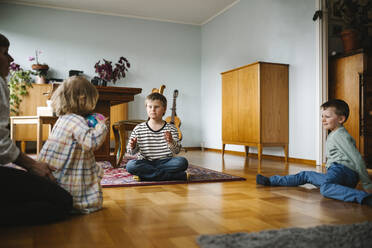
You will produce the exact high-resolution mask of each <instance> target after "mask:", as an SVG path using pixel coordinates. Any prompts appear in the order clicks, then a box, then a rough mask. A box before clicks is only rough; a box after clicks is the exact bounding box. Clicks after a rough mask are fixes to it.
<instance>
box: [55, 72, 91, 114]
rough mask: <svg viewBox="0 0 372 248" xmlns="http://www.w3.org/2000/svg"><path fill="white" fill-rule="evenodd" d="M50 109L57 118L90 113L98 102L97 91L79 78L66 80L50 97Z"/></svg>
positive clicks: (74, 77)
mask: <svg viewBox="0 0 372 248" xmlns="http://www.w3.org/2000/svg"><path fill="white" fill-rule="evenodd" d="M51 100H52V108H53V110H54V112H56V114H57V116H60V115H64V114H78V115H81V116H85V115H87V114H89V113H91V112H92V111H93V110H94V108H95V107H96V104H97V101H98V91H97V89H96V87H94V85H93V84H91V83H90V82H89V81H88V80H87V79H86V78H84V77H81V76H73V77H69V78H68V79H66V80H65V81H64V82H63V83H62V84H61V85H60V86H59V87H58V88H57V90H56V91H55V92H54V93H53V95H52V98H51Z"/></svg>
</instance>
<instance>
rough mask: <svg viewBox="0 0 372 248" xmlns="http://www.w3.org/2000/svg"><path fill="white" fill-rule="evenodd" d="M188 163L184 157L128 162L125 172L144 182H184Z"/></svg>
mask: <svg viewBox="0 0 372 248" xmlns="http://www.w3.org/2000/svg"><path fill="white" fill-rule="evenodd" d="M188 165H189V163H188V162H187V160H186V158H184V157H173V158H164V159H157V160H154V161H150V160H145V159H143V160H129V162H128V163H127V166H126V168H127V171H128V172H129V173H130V174H132V175H136V176H139V177H140V178H141V180H145V181H170V180H186V179H187V176H186V172H185V170H186V169H187V167H188Z"/></svg>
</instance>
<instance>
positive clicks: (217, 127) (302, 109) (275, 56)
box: [0, 0, 316, 159]
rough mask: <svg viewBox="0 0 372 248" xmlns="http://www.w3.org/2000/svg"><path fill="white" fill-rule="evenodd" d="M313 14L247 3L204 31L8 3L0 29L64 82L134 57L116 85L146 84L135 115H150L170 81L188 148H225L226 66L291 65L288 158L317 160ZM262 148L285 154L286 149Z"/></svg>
mask: <svg viewBox="0 0 372 248" xmlns="http://www.w3.org/2000/svg"><path fill="white" fill-rule="evenodd" d="M314 10H315V1H311V0H249V1H248V0H241V1H240V2H239V3H237V4H236V5H234V6H233V7H232V8H231V9H229V10H228V11H226V12H225V13H223V14H222V15H220V16H218V17H217V18H215V19H214V20H212V21H211V22H209V23H207V24H205V25H204V26H202V27H201V28H200V27H198V26H191V25H183V24H172V23H165V22H156V21H148V20H139V19H131V18H123V17H114V16H105V15H95V14H86V13H78V12H69V11H61V10H53V9H43V8H35V7H26V6H20V5H7V4H0V32H1V33H3V34H5V35H6V36H7V37H8V38H9V39H10V41H11V43H12V44H11V48H10V52H11V53H12V55H14V58H15V60H16V62H18V63H20V64H21V65H22V66H24V67H26V68H29V67H30V65H31V62H28V61H27V57H28V56H30V55H33V52H34V49H36V48H38V49H41V50H43V51H44V54H43V55H42V56H41V62H46V63H48V64H49V66H50V67H51V68H52V70H53V71H52V72H53V75H52V76H54V77H61V78H65V77H66V76H67V73H68V70H70V69H78V70H83V71H84V72H85V73H86V74H87V75H88V76H94V69H93V66H94V63H95V62H96V61H98V59H101V58H106V59H109V60H113V61H115V60H117V59H118V57H119V56H121V55H123V56H126V57H127V58H128V59H129V60H130V62H131V64H132V67H131V69H130V71H129V74H128V77H126V78H125V79H124V80H122V81H121V82H120V83H118V84H117V85H118V86H129V87H141V88H143V94H141V95H140V96H136V100H135V101H134V102H132V103H131V104H130V110H129V111H130V117H131V118H144V117H145V108H144V106H143V101H144V98H145V96H146V94H147V93H148V92H150V91H151V89H152V88H153V87H158V86H159V85H160V84H162V83H165V84H166V85H167V89H166V90H165V94H166V96H167V98H168V100H169V101H170V102H171V100H172V93H173V90H174V89H176V88H177V89H179V90H180V95H179V97H178V99H177V107H178V108H177V113H178V115H179V116H180V118H181V120H182V126H181V127H182V130H183V133H184V141H183V145H184V146H200V143H201V142H204V143H205V146H206V147H209V148H218V149H220V148H221V77H220V73H221V72H223V71H227V70H229V69H232V68H235V67H238V66H242V65H246V64H249V63H252V62H255V61H258V60H260V61H267V62H278V63H286V64H289V65H290V69H289V70H290V74H289V84H290V89H289V104H290V109H289V122H290V123H289V130H290V133H289V155H290V156H291V157H295V158H302V159H315V136H316V134H315V125H314V122H315V121H314V119H315V115H316V113H315V110H316V107H315V96H316V94H315V72H316V71H315V68H316V67H315V65H316V57H315V24H314V23H313V21H312V15H313V13H314ZM168 114H170V113H169V112H168ZM227 149H229V150H237V151H243V149H242V147H240V146H232V145H228V146H227ZM252 151H253V152H255V149H252ZM263 152H264V153H265V154H273V155H283V151H282V149H280V148H264V151H263Z"/></svg>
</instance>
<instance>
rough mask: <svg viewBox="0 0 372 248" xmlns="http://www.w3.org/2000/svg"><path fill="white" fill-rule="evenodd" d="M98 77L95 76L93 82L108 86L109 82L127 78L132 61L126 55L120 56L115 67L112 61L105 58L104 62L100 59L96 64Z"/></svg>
mask: <svg viewBox="0 0 372 248" xmlns="http://www.w3.org/2000/svg"><path fill="white" fill-rule="evenodd" d="M94 68H95V70H96V73H97V74H98V76H99V77H98V78H97V77H95V78H94V79H93V80H92V83H94V84H96V85H103V86H106V85H107V82H113V83H114V84H115V83H116V81H117V80H119V79H121V78H125V76H126V72H127V71H128V68H130V63H129V61H128V60H127V59H126V58H125V57H123V56H122V57H120V58H119V60H118V62H117V63H116V64H115V68H113V66H112V62H111V61H108V60H105V59H103V63H101V61H100V60H98V62H97V63H96V64H95V65H94Z"/></svg>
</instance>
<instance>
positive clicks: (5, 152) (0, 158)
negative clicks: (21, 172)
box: [0, 77, 20, 164]
mask: <svg viewBox="0 0 372 248" xmlns="http://www.w3.org/2000/svg"><path fill="white" fill-rule="evenodd" d="M8 127H9V89H8V86H7V85H6V83H5V82H4V80H3V79H2V78H1V77H0V164H7V163H10V162H13V161H15V160H16V159H17V158H18V156H19V154H20V151H19V149H18V148H17V146H16V145H15V144H14V143H13V142H12V140H11V139H10V135H9V128H8Z"/></svg>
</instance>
